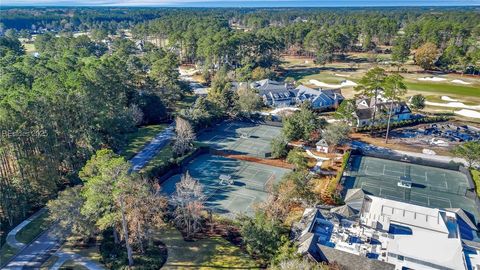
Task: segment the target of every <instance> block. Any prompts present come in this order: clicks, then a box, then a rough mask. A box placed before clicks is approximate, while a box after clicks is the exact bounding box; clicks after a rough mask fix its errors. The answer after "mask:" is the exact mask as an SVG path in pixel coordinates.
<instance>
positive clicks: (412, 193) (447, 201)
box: [342, 156, 480, 221]
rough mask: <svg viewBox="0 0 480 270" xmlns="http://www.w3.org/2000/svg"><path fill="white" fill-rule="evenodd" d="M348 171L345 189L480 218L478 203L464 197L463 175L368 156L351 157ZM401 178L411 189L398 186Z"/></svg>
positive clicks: (465, 185)
mask: <svg viewBox="0 0 480 270" xmlns="http://www.w3.org/2000/svg"><path fill="white" fill-rule="evenodd" d="M349 168H350V169H349V170H347V171H345V173H344V177H343V180H342V181H343V185H344V187H345V188H346V189H350V188H362V189H363V190H365V191H366V192H368V193H370V194H372V195H374V196H379V197H383V198H387V199H392V200H399V201H405V202H409V203H413V204H418V205H422V206H428V207H432V208H462V209H464V210H465V211H468V212H470V213H471V214H472V215H474V216H475V219H476V220H477V221H478V220H479V218H480V213H479V210H478V209H476V207H475V202H474V201H473V200H472V199H470V198H467V197H466V196H465V193H466V190H467V188H468V180H467V177H466V175H464V174H463V173H461V172H458V171H453V170H447V169H441V168H436V167H429V166H423V165H418V164H412V163H407V162H400V161H392V160H386V159H380V158H374V157H368V156H352V157H351V159H350V164H349ZM402 179H403V180H408V181H411V188H405V187H402V186H401V185H399V182H400V180H402Z"/></svg>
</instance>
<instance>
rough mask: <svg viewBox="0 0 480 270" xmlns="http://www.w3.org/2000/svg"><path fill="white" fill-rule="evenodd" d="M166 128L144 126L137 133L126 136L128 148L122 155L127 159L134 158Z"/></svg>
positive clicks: (161, 126)
mask: <svg viewBox="0 0 480 270" xmlns="http://www.w3.org/2000/svg"><path fill="white" fill-rule="evenodd" d="M166 127H167V125H166V124H161V125H150V126H143V127H140V128H138V130H137V131H136V132H132V133H128V134H126V135H125V136H126V142H127V144H126V145H127V146H126V147H125V148H124V150H123V152H122V155H123V156H124V157H125V158H126V159H130V158H132V157H133V156H135V155H136V154H137V153H138V152H140V150H141V149H142V148H143V147H144V146H145V145H146V144H148V143H149V142H150V141H151V140H153V138H155V136H156V135H157V134H158V133H160V132H161V131H162V130H164V129H165V128H166Z"/></svg>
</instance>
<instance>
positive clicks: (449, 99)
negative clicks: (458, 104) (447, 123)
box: [442, 96, 458, 102]
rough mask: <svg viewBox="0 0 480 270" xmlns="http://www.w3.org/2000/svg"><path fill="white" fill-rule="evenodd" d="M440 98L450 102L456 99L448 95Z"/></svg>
mask: <svg viewBox="0 0 480 270" xmlns="http://www.w3.org/2000/svg"><path fill="white" fill-rule="evenodd" d="M442 100H445V101H450V102H455V101H458V100H456V99H453V98H451V97H449V96H442Z"/></svg>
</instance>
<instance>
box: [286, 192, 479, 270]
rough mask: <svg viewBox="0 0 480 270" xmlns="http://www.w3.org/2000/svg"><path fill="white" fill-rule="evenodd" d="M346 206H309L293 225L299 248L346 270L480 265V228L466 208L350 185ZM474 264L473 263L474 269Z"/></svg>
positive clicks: (313, 257) (301, 251)
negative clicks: (479, 236)
mask: <svg viewBox="0 0 480 270" xmlns="http://www.w3.org/2000/svg"><path fill="white" fill-rule="evenodd" d="M344 201H345V205H343V206H339V207H334V208H328V207H323V208H322V207H317V208H307V209H306V210H305V212H304V215H303V217H302V219H301V220H300V221H299V222H298V223H296V224H294V226H292V237H293V238H294V239H295V240H296V241H297V242H298V244H299V248H298V252H299V253H301V254H302V255H304V256H307V257H308V258H310V259H312V260H314V261H317V262H329V263H332V262H336V263H337V264H339V265H340V266H341V267H342V269H347V270H348V269H392V270H393V269H427V270H429V269H430V270H433V269H444V270H453V269H455V270H457V269H458V270H460V269H465V270H466V269H478V265H480V244H479V243H478V242H473V241H469V240H466V239H463V235H464V234H463V233H462V232H464V231H468V230H474V231H477V230H478V228H476V226H475V224H473V222H472V221H471V220H470V218H469V217H468V215H467V214H466V213H465V212H464V211H463V210H462V209H437V208H429V207H424V206H420V205H414V204H409V203H405V202H399V201H395V200H390V199H385V198H381V197H376V196H371V195H368V194H366V193H365V192H363V190H362V189H350V190H348V191H347V194H346V196H345V199H344ZM472 266H473V267H472Z"/></svg>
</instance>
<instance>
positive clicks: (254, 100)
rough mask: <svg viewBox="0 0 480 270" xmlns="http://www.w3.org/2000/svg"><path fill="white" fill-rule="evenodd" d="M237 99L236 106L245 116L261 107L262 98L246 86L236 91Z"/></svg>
mask: <svg viewBox="0 0 480 270" xmlns="http://www.w3.org/2000/svg"><path fill="white" fill-rule="evenodd" d="M237 97H238V98H237V99H236V105H237V107H238V109H239V110H240V112H243V113H245V114H247V115H250V114H251V113H252V112H255V111H257V110H259V109H260V108H261V107H262V105H263V102H262V98H261V97H260V96H259V95H258V94H257V93H256V91H255V90H254V89H252V88H250V87H248V86H245V87H243V86H242V87H240V88H239V89H238V90H237Z"/></svg>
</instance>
